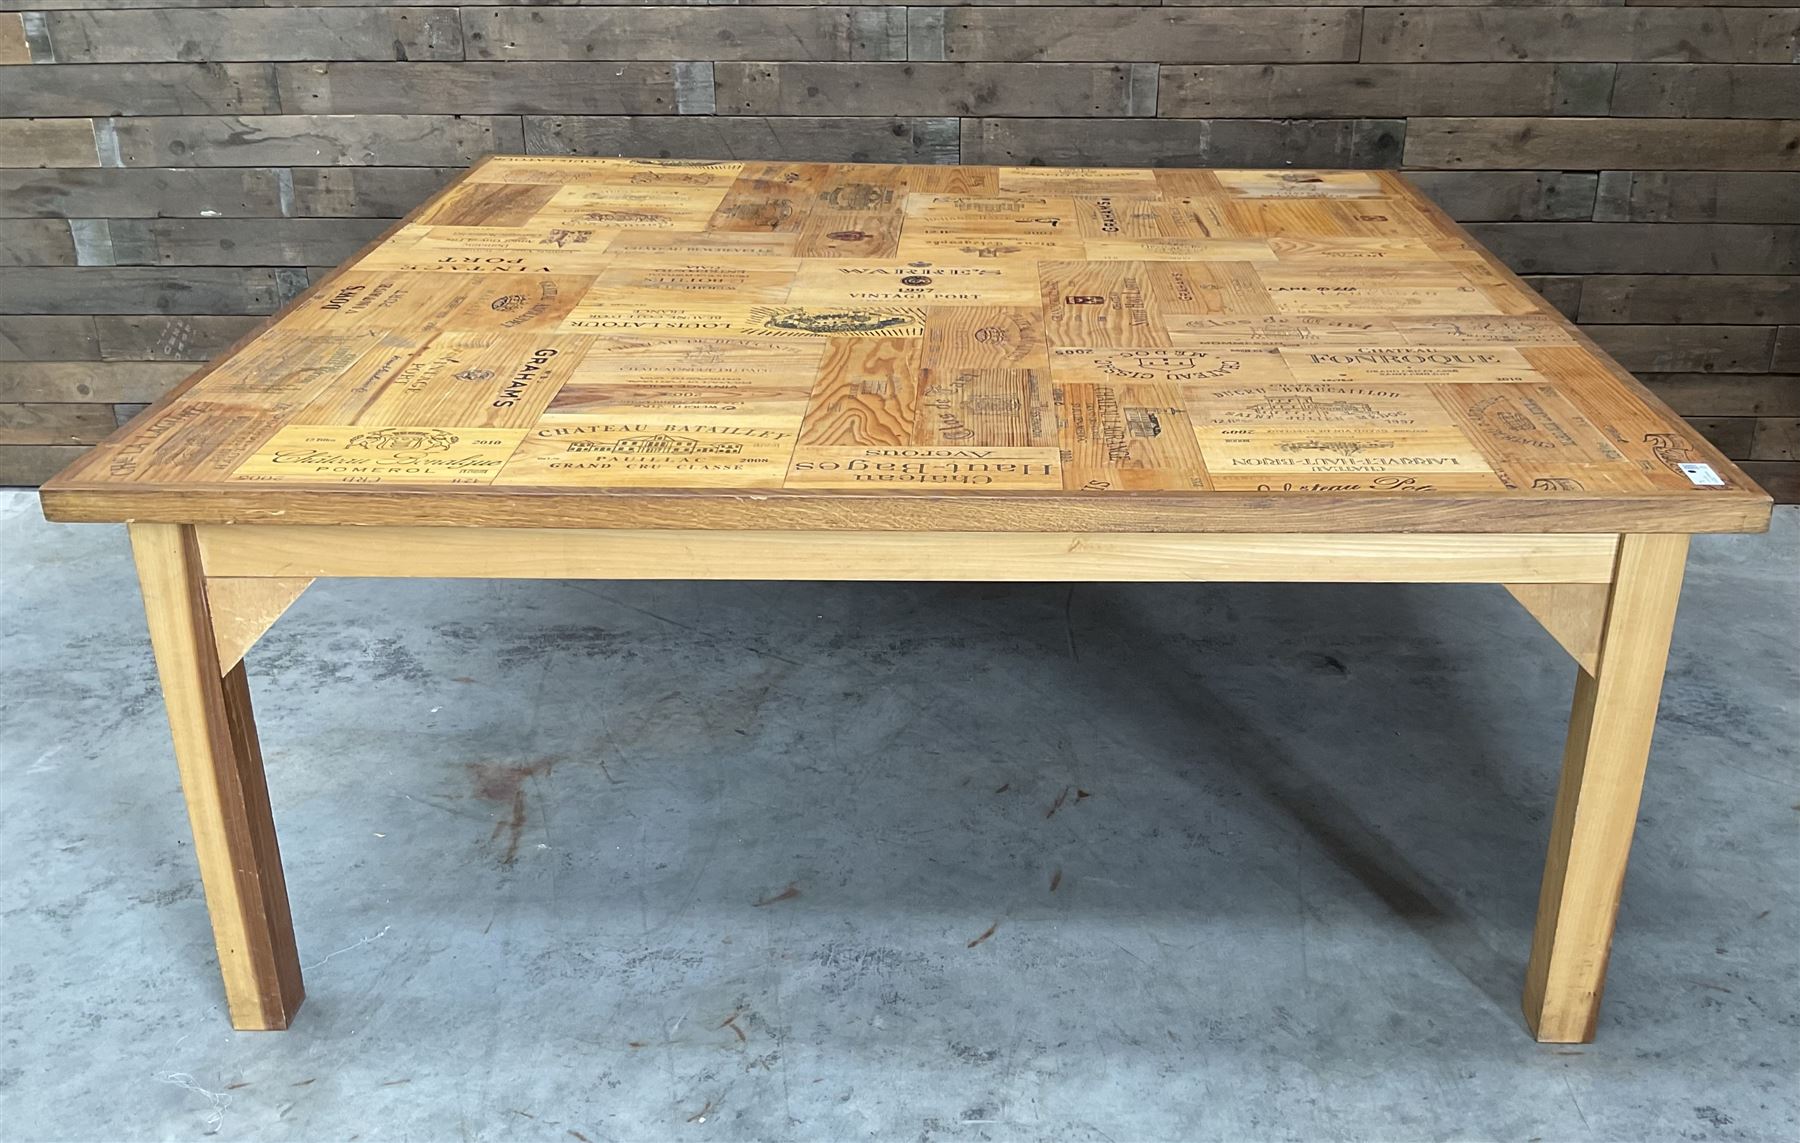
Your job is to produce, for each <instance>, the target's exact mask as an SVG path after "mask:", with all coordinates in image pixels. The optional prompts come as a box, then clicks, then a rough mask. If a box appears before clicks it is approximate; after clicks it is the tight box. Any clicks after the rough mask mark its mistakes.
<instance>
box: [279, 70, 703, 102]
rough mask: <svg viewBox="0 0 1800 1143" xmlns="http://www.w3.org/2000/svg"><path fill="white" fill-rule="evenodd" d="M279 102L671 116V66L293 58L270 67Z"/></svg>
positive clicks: (673, 75)
mask: <svg viewBox="0 0 1800 1143" xmlns="http://www.w3.org/2000/svg"><path fill="white" fill-rule="evenodd" d="M274 78H275V86H276V89H277V91H278V92H279V93H280V104H281V106H282V108H283V109H285V110H289V111H306V112H317V113H323V114H330V115H366V114H394V115H404V114H406V113H407V112H409V111H412V110H414V109H416V108H421V107H429V108H438V107H456V108H457V109H459V111H461V112H463V113H465V114H477V115H518V114H524V113H533V112H548V113H552V114H555V113H562V112H567V113H570V114H584V115H673V114H674V113H675V69H674V68H673V66H671V65H669V64H663V63H604V64H601V63H417V64H415V63H296V64H278V65H276V66H275V68H274Z"/></svg>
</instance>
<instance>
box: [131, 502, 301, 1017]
mask: <svg viewBox="0 0 1800 1143" xmlns="http://www.w3.org/2000/svg"><path fill="white" fill-rule="evenodd" d="M131 547H132V552H133V554H134V555H135V556H136V558H137V567H138V579H139V582H140V583H141V584H142V585H143V590H144V611H145V613H146V615H147V616H148V618H149V622H150V643H151V645H152V646H153V647H154V648H155V650H156V669H157V674H158V675H159V676H160V677H161V679H162V690H163V701H164V703H165V705H166V706H167V707H168V712H169V727H170V730H171V731H172V732H173V734H174V739H175V761H176V764H177V765H178V766H179V767H180V770H181V788H182V792H183V794H184V796H185V797H186V799H187V809H188V821H189V823H190V824H191V825H192V827H193V831H194V854H195V856H196V857H197V858H198V859H199V862H200V880H201V882H202V883H203V884H204V886H205V888H206V907H207V910H208V911H209V912H210V914H211V916H212V927H213V940H214V942H215V943H216V944H217V946H218V950H219V971H220V972H221V973H222V974H223V976H224V978H225V999H226V1003H227V1005H228V1006H229V1007H230V1010H231V1023H232V1026H233V1027H235V1028H241V1029H280V1028H286V1027H287V1026H288V1024H289V1022H290V1021H291V1020H292V1019H293V1016H294V1011H295V1010H296V1009H297V1008H299V1007H300V1000H301V998H302V997H303V996H304V995H305V992H304V990H303V988H302V987H301V983H300V958H299V954H298V952H297V951H296V950H295V947H294V929H293V922H292V920H291V918H290V917H289V915H288V902H287V885H286V883H285V882H284V880H283V879H282V875H281V853H280V851H279V850H278V849H277V848H276V844H275V822H274V819H273V817H272V816H271V815H270V812H269V791H268V786H267V784H266V783H265V780H264V777H263V764H262V751H261V749H260V748H259V747H258V746H257V742H256V723H255V721H254V719H253V717H252V715H251V712H250V688H249V685H248V683H247V682H246V681H245V678H244V665H243V664H242V663H241V662H240V663H238V664H237V665H236V666H234V667H233V668H232V669H231V671H230V672H229V673H226V674H224V675H223V677H221V674H220V669H219V654H218V650H217V648H216V647H215V645H214V642H213V626H212V619H211V616H210V614H209V612H208V610H207V602H206V580H205V576H204V574H203V572H202V570H201V565H200V553H199V548H198V546H197V544H196V543H195V539H194V531H193V529H192V528H191V527H188V526H186V525H180V524H133V525H131Z"/></svg>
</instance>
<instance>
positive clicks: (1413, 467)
mask: <svg viewBox="0 0 1800 1143" xmlns="http://www.w3.org/2000/svg"><path fill="white" fill-rule="evenodd" d="M1182 395H1183V398H1184V401H1185V404H1186V408H1187V410H1188V412H1189V414H1190V415H1191V416H1192V418H1193V421H1194V430H1195V432H1196V434H1197V436H1198V438H1199V443H1200V450H1201V452H1202V453H1203V454H1204V455H1205V456H1206V462H1207V467H1208V470H1209V472H1210V473H1211V475H1212V479H1213V481H1214V484H1215V486H1216V487H1219V488H1237V489H1247V488H1258V487H1262V486H1263V485H1264V484H1265V483H1266V482H1267V481H1268V480H1269V479H1270V478H1276V479H1278V480H1281V481H1288V480H1291V479H1293V478H1296V477H1312V476H1331V477H1334V478H1337V479H1336V480H1335V481H1334V483H1335V485H1336V486H1338V487H1342V486H1343V485H1344V483H1345V480H1346V479H1348V478H1373V477H1390V476H1397V475H1404V476H1411V477H1429V478H1430V483H1432V484H1433V485H1434V486H1436V487H1439V488H1451V487H1456V488H1498V487H1500V486H1501V482H1500V481H1499V479H1498V478H1497V477H1495V475H1494V474H1493V470H1492V468H1491V467H1490V466H1489V465H1488V462H1487V459H1486V457H1484V456H1483V455H1482V453H1481V450H1480V449H1479V448H1478V447H1476V445H1475V443H1474V442H1473V441H1471V440H1470V439H1469V437H1468V436H1467V435H1466V434H1465V433H1464V432H1463V431H1462V429H1461V428H1460V427H1458V425H1457V423H1456V421H1455V419H1454V418H1453V417H1452V416H1451V415H1450V413H1449V411H1448V410H1446V409H1445V408H1444V407H1443V405H1441V404H1440V403H1439V402H1438V400H1437V398H1436V397H1435V396H1434V395H1433V393H1432V392H1431V391H1430V390H1429V389H1428V388H1426V387H1412V388H1397V387H1392V388H1390V387H1385V386H1372V385H1342V384H1323V383H1310V382H1292V383H1286V384H1272V385H1245V386H1219V385H1187V386H1183V387H1182ZM1357 484H1358V486H1359V487H1374V486H1373V485H1370V484H1367V483H1366V482H1365V481H1362V480H1358V481H1357Z"/></svg>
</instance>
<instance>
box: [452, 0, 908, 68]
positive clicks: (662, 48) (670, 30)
mask: <svg viewBox="0 0 1800 1143" xmlns="http://www.w3.org/2000/svg"><path fill="white" fill-rule="evenodd" d="M462 20H463V30H464V35H465V36H466V37H467V39H468V58H470V59H474V60H698V59H705V60H849V59H868V60H879V59H894V58H902V59H903V58H905V57H904V56H899V57H896V56H895V55H894V54H893V51H892V49H893V47H894V45H892V44H891V43H890V42H889V37H887V36H886V35H885V34H871V33H885V27H884V26H883V27H880V28H877V27H875V26H873V25H874V24H875V23H876V22H874V21H870V20H869V19H868V18H867V15H866V14H865V13H859V12H858V11H857V10H856V9H854V8H850V7H843V6H837V5H819V6H808V7H793V8H788V7H755V8H746V7H708V8H706V9H704V10H703V11H699V12H697V11H695V10H694V9H692V8H687V7H666V8H665V7H635V6H619V7H589V8H536V7H530V8H527V7H509V8H464V9H462ZM904 42H905V41H904V38H902V39H901V41H900V43H901V45H904Z"/></svg>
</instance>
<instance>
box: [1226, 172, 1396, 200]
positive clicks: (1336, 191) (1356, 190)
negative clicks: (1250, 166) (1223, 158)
mask: <svg viewBox="0 0 1800 1143" xmlns="http://www.w3.org/2000/svg"><path fill="white" fill-rule="evenodd" d="M1213 178H1215V179H1217V180H1218V183H1219V185H1220V186H1221V187H1223V188H1224V189H1225V191H1226V193H1228V194H1234V195H1240V196H1242V197H1244V198H1379V197H1380V196H1381V195H1383V194H1385V193H1386V191H1385V189H1384V188H1383V187H1382V185H1381V179H1380V178H1379V177H1378V176H1376V175H1374V174H1371V173H1370V172H1368V171H1215V172H1213Z"/></svg>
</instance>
